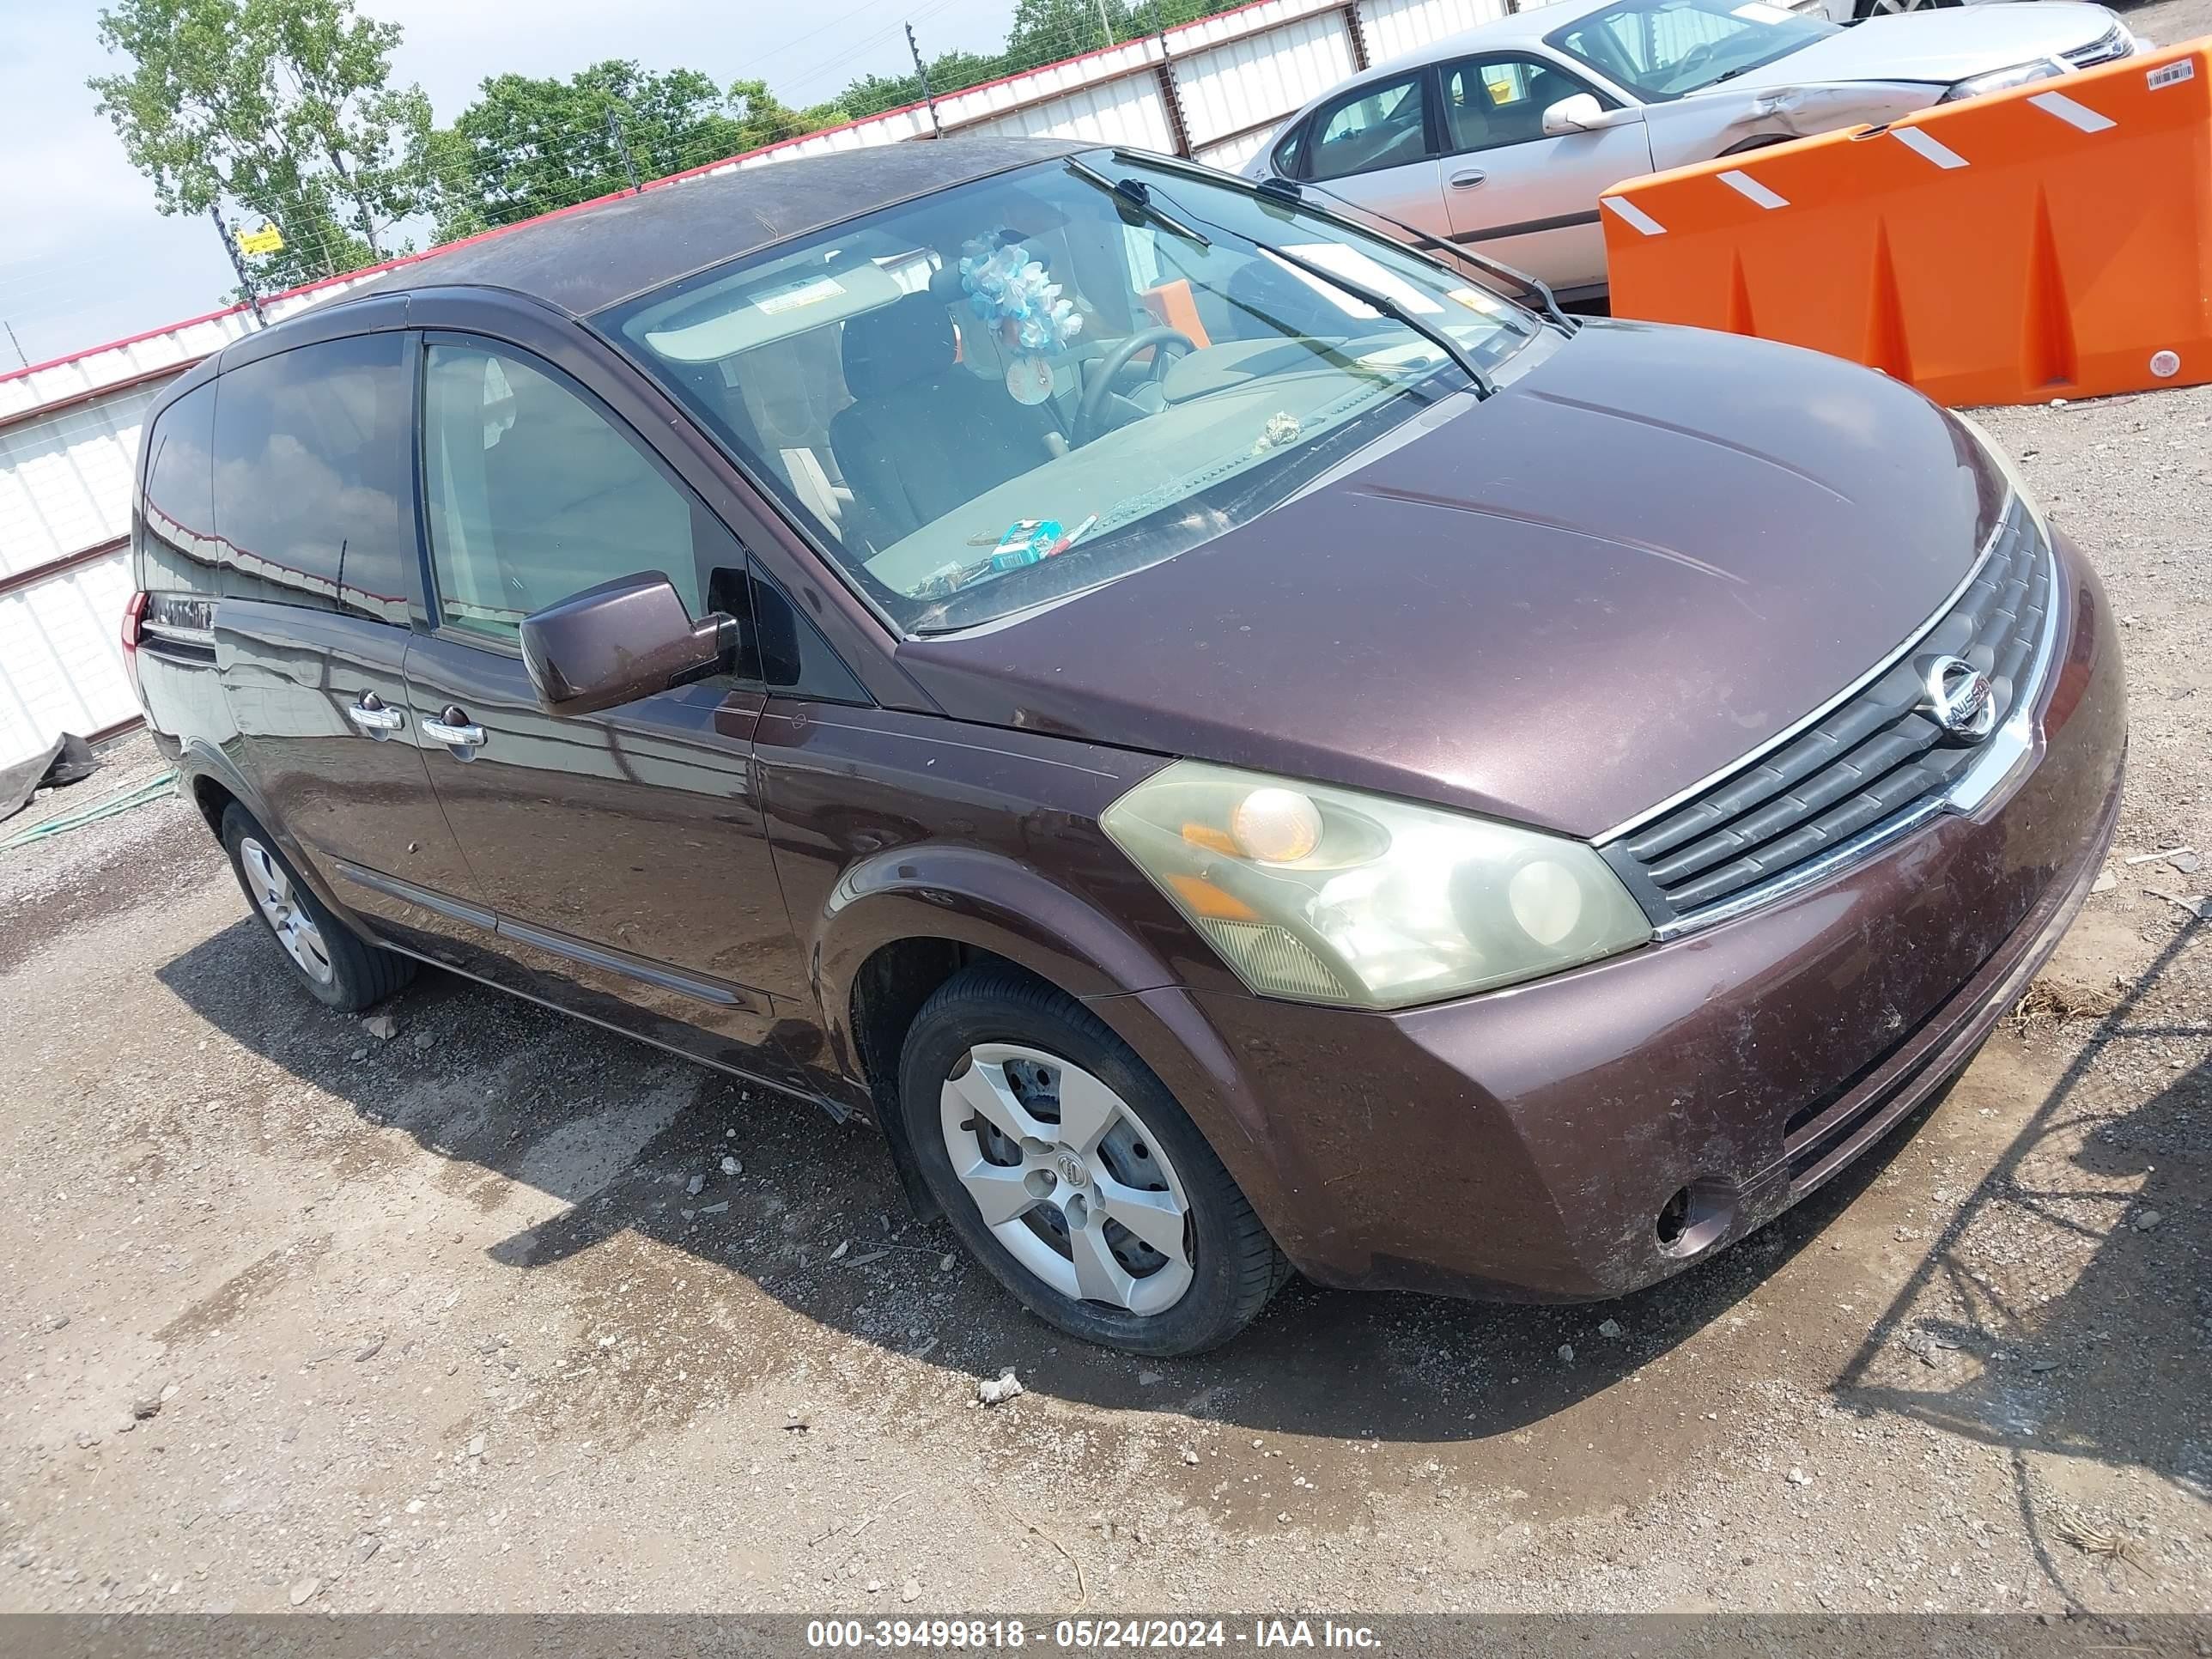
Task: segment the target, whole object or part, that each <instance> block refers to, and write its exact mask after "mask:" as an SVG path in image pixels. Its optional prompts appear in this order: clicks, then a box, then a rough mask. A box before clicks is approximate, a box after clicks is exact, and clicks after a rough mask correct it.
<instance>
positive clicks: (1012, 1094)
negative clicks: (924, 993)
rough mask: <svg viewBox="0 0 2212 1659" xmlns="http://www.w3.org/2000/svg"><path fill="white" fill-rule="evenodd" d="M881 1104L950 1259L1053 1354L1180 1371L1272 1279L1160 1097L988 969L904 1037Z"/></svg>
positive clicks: (1266, 1245)
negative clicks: (1062, 1335)
mask: <svg viewBox="0 0 2212 1659" xmlns="http://www.w3.org/2000/svg"><path fill="white" fill-rule="evenodd" d="M899 1100H900V1109H901V1110H902V1112H903V1114H904V1115H905V1127H906V1130H907V1139H908V1145H909V1146H911V1147H912V1148H913V1149H914V1153H915V1158H916V1159H917V1160H918V1161H919V1164H920V1166H921V1176H922V1179H923V1181H924V1182H926V1183H927V1185H928V1187H929V1189H930V1191H931V1192H932V1193H933V1194H934V1195H935V1196H936V1198H937V1200H938V1202H939V1204H940V1205H942V1206H944V1209H945V1217H946V1218H947V1219H948V1220H949V1221H950V1222H951V1225H952V1230H953V1231H954V1232H956V1233H957V1234H958V1235H959V1237H960V1242H961V1243H963V1245H965V1246H966V1247H967V1249H968V1251H969V1254H970V1255H974V1256H975V1259H976V1260H977V1261H981V1263H982V1264H983V1266H984V1267H987V1269H989V1271H990V1273H991V1275H992V1277H994V1279H997V1280H998V1281H999V1282H1000V1284H1001V1285H1005V1286H1006V1289H1007V1290H1009V1291H1012V1293H1013V1294H1014V1296H1015V1297H1016V1299H1018V1301H1019V1302H1020V1303H1021V1304H1022V1305H1023V1306H1024V1307H1025V1308H1027V1309H1029V1310H1030V1312H1032V1313H1034V1314H1036V1315H1037V1316H1039V1317H1040V1318H1042V1319H1043V1320H1045V1321H1047V1322H1048V1323H1050V1324H1053V1325H1055V1326H1057V1327H1059V1328H1060V1329H1061V1330H1063V1331H1066V1333H1067V1334H1069V1335H1071V1336H1075V1337H1080V1338H1081V1339H1082V1340H1085V1341H1086V1342H1094V1343H1097V1345H1098V1346H1101V1347H1106V1348H1114V1349H1117V1350H1119V1351H1120V1352H1123V1353H1130V1354H1140V1355H1146V1356H1152V1357H1164V1356H1169V1355H1175V1354H1188V1353H1198V1352H1203V1351H1204V1350H1206V1349H1207V1348H1212V1347H1216V1346H1219V1345H1220V1344H1222V1343H1224V1342H1226V1341H1228V1340H1230V1338H1231V1337H1233V1336H1235V1335H1236V1334H1237V1333H1238V1332H1239V1331H1241V1330H1243V1328H1244V1327H1245V1326H1247V1325H1249V1323H1251V1322H1252V1320H1253V1319H1254V1318H1255V1316H1257V1315H1258V1314H1259V1312H1260V1310H1261V1309H1262V1308H1264V1307H1265V1306H1267V1300H1268V1298H1269V1297H1272V1296H1273V1295H1274V1293H1275V1291H1277V1290H1279V1288H1280V1287H1281V1286H1282V1284H1283V1281H1284V1280H1285V1279H1287V1278H1288V1277H1289V1276H1290V1267H1289V1264H1288V1263H1287V1262H1286V1261H1285V1260H1284V1258H1283V1255H1282V1253H1281V1252H1280V1251H1279V1250H1278V1249H1276V1248H1275V1245H1274V1241H1273V1239H1271V1238H1270V1237H1268V1236H1267V1228H1266V1227H1265V1226H1264V1225H1261V1221H1260V1218H1259V1217H1258V1216H1256V1215H1255V1214H1254V1212H1253V1210H1252V1206H1251V1205H1250V1204H1249V1202H1248V1201H1247V1200H1245V1197H1244V1194H1243V1193H1242V1192H1241V1191H1239V1190H1238V1188H1237V1183H1236V1182H1235V1181H1234V1180H1233V1179H1231V1176H1230V1174H1229V1172H1228V1170H1225V1169H1224V1168H1223V1167H1222V1164H1221V1160H1220V1159H1219V1158H1217V1157H1215V1156H1214V1152H1213V1149H1212V1147H1211V1146H1208V1145H1207V1144H1206V1138H1205V1136H1203V1135H1202V1134H1200V1133H1199V1131H1198V1128H1197V1126H1196V1125H1194V1123H1192V1122H1191V1121H1190V1119H1189V1117H1188V1115H1186V1114H1185V1113H1184V1112H1183V1110H1182V1107H1180V1106H1179V1105H1177V1104H1176V1100H1175V1097H1174V1096H1173V1095H1171V1094H1170V1092H1169V1091H1168V1089H1167V1086H1166V1085H1164V1084H1163V1083H1162V1082H1161V1081H1160V1080H1159V1079H1158V1078H1157V1077H1155V1076H1154V1075H1153V1074H1152V1071H1151V1069H1150V1068H1149V1067H1148V1066H1146V1065H1145V1063H1144V1062H1143V1061H1142V1060H1139V1059H1138V1058H1137V1056H1136V1054H1134V1053H1133V1052H1132V1051H1131V1050H1130V1048H1129V1047H1128V1045H1127V1044H1126V1043H1124V1042H1122V1041H1121V1039H1120V1038H1119V1037H1117V1036H1115V1035H1114V1033H1113V1032H1112V1031H1111V1030H1109V1029H1108V1028H1107V1027H1106V1025H1105V1024H1104V1023H1103V1022H1102V1021H1101V1020H1099V1019H1098V1018H1097V1016H1096V1015H1094V1014H1092V1013H1091V1012H1090V1011H1089V1010H1088V1009H1086V1008H1085V1007H1084V1006H1083V1005H1082V1004H1081V1003H1079V1002H1077V1001H1076V1000H1074V999H1073V998H1072V997H1069V996H1066V995H1064V994H1061V993H1060V992H1058V991H1054V990H1052V989H1051V988H1049V987H1046V986H1042V985H1040V984H1038V983H1036V981H1033V980H1030V979H1027V978H1025V977H1024V976H1022V975H1018V974H1016V973H1012V972H1009V971H1008V970H1006V969H999V968H987V967H982V968H971V969H966V970H965V971H963V972H962V973H960V974H958V975H955V976H954V977H953V978H952V979H951V980H949V981H946V982H945V984H944V985H943V986H942V987H939V989H938V991H937V993H936V994H935V995H933V997H931V998H930V1000H928V1002H927V1003H926V1004H925V1005H923V1007H922V1010H921V1013H920V1014H918V1015H917V1016H915V1022H914V1025H913V1027H912V1029H911V1030H909V1031H908V1034H907V1040H906V1047H905V1049H904V1052H903V1054H902V1060H901V1064H900V1075H899Z"/></svg>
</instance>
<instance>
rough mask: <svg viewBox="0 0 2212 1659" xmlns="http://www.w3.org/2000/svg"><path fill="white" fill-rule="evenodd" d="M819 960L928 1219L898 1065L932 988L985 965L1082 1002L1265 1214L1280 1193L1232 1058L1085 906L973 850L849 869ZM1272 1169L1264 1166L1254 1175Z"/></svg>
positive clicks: (1256, 1109) (1181, 999) (849, 1049)
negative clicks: (1267, 1200) (901, 1101)
mask: <svg viewBox="0 0 2212 1659" xmlns="http://www.w3.org/2000/svg"><path fill="white" fill-rule="evenodd" d="M810 958H811V964H812V969H813V975H814V979H815V982H816V986H817V994H818V995H819V997H820V999H821V1006H822V1012H823V1020H824V1023H825V1024H826V1026H827V1028H828V1031H827V1034H828V1036H829V1044H830V1048H831V1052H832V1054H834V1055H835V1056H836V1060H837V1061H838V1063H839V1064H840V1065H841V1066H843V1067H844V1068H845V1069H846V1070H847V1071H848V1073H849V1074H850V1075H852V1076H854V1077H856V1078H857V1079H860V1082H861V1083H862V1084H863V1085H864V1086H865V1087H866V1090H867V1091H868V1094H869V1097H870V1098H871V1099H872V1102H873V1103H874V1108H875V1112H876V1116H877V1120H878V1124H879V1125H880V1126H881V1127H882V1128H883V1130H884V1134H885V1135H886V1136H887V1137H888V1138H889V1139H890V1141H891V1145H892V1151H893V1155H894V1158H895V1161H896V1163H897V1164H898V1166H899V1170H900V1177H901V1180H902V1182H904V1183H905V1184H906V1187H907V1190H908V1196H909V1197H910V1198H912V1199H914V1200H915V1202H916V1206H917V1209H918V1210H919V1211H920V1212H921V1213H924V1214H927V1213H930V1212H932V1211H933V1209H934V1205H933V1201H932V1200H929V1199H928V1197H927V1194H925V1193H923V1192H922V1191H921V1187H920V1183H919V1182H918V1180H916V1179H915V1176H914V1175H913V1158H912V1152H913V1149H912V1147H911V1146H908V1145H907V1143H906V1139H905V1130H904V1123H903V1115H902V1113H900V1112H899V1110H898V1109H897V1107H898V1097H897V1087H898V1061H899V1055H900V1053H901V1050H902V1048H903V1046H904V1042H905V1038H906V1034H907V1032H908V1030H910V1029H911V1028H912V1025H913V1023H914V1018H915V1015H916V1014H918V1013H919V1012H921V1007H922V1005H923V1004H924V1003H926V1002H927V1000H929V998H930V996H931V995H932V994H934V992H935V991H936V989H937V987H939V986H940V985H942V984H944V983H945V981H947V980H949V979H951V977H952V976H953V975H955V974H957V973H959V972H960V971H962V970H963V969H966V968H968V967H971V966H974V965H975V964H977V963H992V964H995V965H1000V966H1003V967H1006V968H1007V969H1012V970H1013V971H1015V972H1017V973H1018V974H1021V975H1024V976H1026V977H1028V978H1030V979H1033V980H1035V981H1037V982H1039V983H1040V984H1042V985H1044V986H1046V987H1049V988H1051V989H1053V990H1055V991H1059V992H1061V993H1064V994H1066V995H1068V996H1072V997H1073V998H1075V999H1076V1000H1078V1001H1079V1002H1081V1003H1083V1004H1084V1005H1085V1006H1086V1007H1087V1008H1089V1009H1090V1010H1091V1012H1092V1013H1093V1014H1095V1015H1096V1016H1097V1018H1099V1019H1100V1020H1102V1021H1103V1022H1104V1024H1106V1026H1107V1027H1108V1029H1109V1030H1112V1031H1113V1033H1114V1034H1115V1036H1117V1037H1119V1038H1120V1039H1121V1041H1122V1042H1125V1043H1127V1045H1128V1046H1129V1048H1131V1049H1132V1050H1133V1052H1134V1053H1135V1054H1136V1055H1137V1056H1138V1058H1139V1059H1140V1060H1143V1061H1144V1062H1145V1064H1146V1066H1149V1067H1151V1069H1152V1071H1153V1072H1154V1073H1156V1074H1157V1075H1158V1077H1159V1078H1160V1079H1161V1080H1162V1081H1163V1082H1164V1084H1165V1085H1166V1086H1167V1087H1168V1088H1169V1090H1170V1091H1171V1092H1172V1093H1174V1094H1175V1096H1176V1099H1177V1100H1178V1102H1179V1103H1181V1104H1182V1108H1183V1109H1184V1111H1185V1112H1187V1113H1188V1115H1189V1116H1190V1118H1191V1120H1192V1121H1193V1122H1194V1123H1195V1124H1196V1125H1197V1126H1198V1128H1199V1131H1200V1133H1202V1134H1203V1135H1205V1136H1206V1139H1207V1141H1208V1142H1209V1143H1210V1144H1211V1145H1212V1147H1213V1149H1214V1152H1215V1154H1216V1155H1217V1156H1218V1157H1219V1158H1220V1159H1221V1160H1222V1162H1223V1163H1224V1164H1226V1165H1227V1166H1228V1167H1229V1169H1230V1170H1231V1173H1232V1174H1233V1175H1234V1176H1236V1177H1237V1179H1238V1181H1239V1182H1242V1183H1243V1184H1244V1186H1245V1190H1246V1191H1247V1193H1248V1194H1251V1195H1252V1196H1253V1200H1254V1201H1255V1203H1261V1201H1262V1200H1261V1194H1263V1193H1272V1192H1273V1190H1274V1189H1275V1188H1276V1185H1277V1182H1276V1179H1275V1178H1274V1170H1273V1165H1274V1164H1275V1147H1274V1144H1273V1143H1274V1137H1273V1135H1272V1134H1271V1133H1269V1131H1268V1126H1267V1121H1266V1116H1265V1114H1264V1112H1263V1110H1262V1109H1261V1104H1260V1102H1259V1100H1258V1098H1257V1097H1255V1095H1253V1093H1252V1092H1251V1091H1250V1089H1249V1086H1247V1085H1246V1084H1245V1083H1244V1081H1243V1077H1242V1075H1241V1073H1240V1071H1239V1069H1238V1067H1237V1063H1236V1060H1235V1058H1234V1056H1233V1055H1232V1054H1231V1053H1230V1051H1229V1048H1228V1047H1227V1045H1226V1044H1225V1042H1223V1041H1222V1039H1221V1037H1220V1036H1219V1035H1218V1033H1217V1032H1215V1030H1213V1028H1212V1025H1211V1024H1208V1023H1207V1022H1206V1020H1205V1018H1204V1017H1203V1016H1202V1015H1201V1014H1200V1012H1199V1011H1198V1008H1197V1005H1196V1004H1195V1003H1194V1001H1193V1000H1191V998H1190V997H1189V995H1188V993H1187V992H1185V991H1184V990H1183V989H1182V986H1181V984H1180V982H1179V980H1178V978H1177V975H1176V972H1175V971H1174V969H1171V968H1170V966H1169V964H1168V963H1166V962H1165V961H1164V959H1163V958H1162V957H1160V955H1159V954H1158V952H1156V951H1154V950H1153V949H1152V946H1151V945H1149V944H1147V943H1146V941H1145V940H1144V939H1140V938H1139V937H1138V936H1137V935H1136V934H1135V933H1133V932H1132V931H1131V930H1130V929H1129V928H1128V927H1126V926H1125V925H1124V924H1122V923H1121V921H1118V920H1117V919H1115V918H1114V917H1113V916H1111V915H1107V914H1106V913H1104V912H1103V911H1102V910H1100V909H1099V908H1097V907H1096V906H1094V905H1092V904H1091V902H1089V901H1088V900H1086V899H1085V898H1083V897H1082V896H1079V895H1078V894H1076V893H1074V892H1073V891H1071V890H1068V889H1067V888H1065V887H1063V886H1061V885H1060V884H1058V883H1056V882H1054V881H1053V880H1051V879H1050V878H1048V877H1046V876H1044V875H1042V874H1041V873H1040V872H1037V871H1036V870H1035V869H1032V868H1030V867H1029V866H1024V865H1019V864H1017V863H1015V862H1014V861H1013V860H1010V859H1006V858H1003V857H1000V856H998V855H996V854H989V853H985V852H981V851H979V850H977V849H975V848H960V847H937V848H927V847H923V848H917V847H913V846H908V847H903V848H896V849H894V850H890V851H886V852H884V853H882V854H876V855H874V856H872V857H871V858H869V859H866V860H862V861H861V862H860V863H859V864H857V865H855V866H853V867H852V868H851V869H850V870H848V872H846V874H845V876H844V878H842V880H840V881H839V882H838V884H837V885H836V888H835V890H833V893H832V896H831V898H830V901H829V903H828V905H827V906H825V908H824V910H823V915H821V916H820V917H819V918H817V922H816V926H815V929H814V937H813V939H812V940H811V948H810ZM1255 1164H1265V1165H1267V1169H1266V1170H1261V1169H1259V1168H1255Z"/></svg>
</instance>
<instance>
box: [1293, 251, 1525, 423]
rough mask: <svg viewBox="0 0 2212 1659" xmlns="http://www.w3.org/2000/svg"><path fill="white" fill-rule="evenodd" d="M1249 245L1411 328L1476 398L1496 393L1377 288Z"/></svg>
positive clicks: (1463, 356)
mask: <svg viewBox="0 0 2212 1659" xmlns="http://www.w3.org/2000/svg"><path fill="white" fill-rule="evenodd" d="M1252 246H1254V247H1256V248H1258V249H1259V250H1260V252H1262V253H1264V254H1266V255H1267V257H1268V258H1272V259H1280V260H1281V261H1282V262H1283V263H1284V264H1286V265H1290V266H1291V267H1293V268H1294V269H1296V270H1303V271H1304V272H1305V274H1306V275H1307V276H1310V277H1312V278H1314V279H1315V280H1316V282H1322V283H1328V285H1329V286H1330V287H1331V288H1334V289H1340V290H1341V291H1342V292H1344V293H1346V294H1349V295H1351V296H1352V298H1353V299H1355V300H1357V301H1359V302H1360V303H1361V304H1362V305H1365V306H1370V307H1373V308H1374V309H1375V310H1376V311H1379V312H1381V313H1383V315H1384V316H1385V317H1388V318H1389V319H1391V321H1393V322H1395V323H1402V324H1404V325H1406V326H1407V328H1410V329H1412V330H1413V332H1414V333H1416V334H1418V335H1419V336H1420V337H1422V338H1423V339H1425V340H1426V341H1427V342H1428V343H1430V344H1431V345H1432V346H1434V347H1436V348H1437V350H1439V351H1441V352H1443V354H1444V356H1447V357H1449V358H1450V359H1451V360H1452V362H1454V363H1455V365H1456V366H1457V367H1458V368H1459V371H1460V373H1461V374H1464V375H1466V376H1467V378H1468V380H1472V381H1474V395H1475V396H1476V397H1478V398H1487V397H1489V396H1490V395H1491V394H1492V392H1496V391H1497V390H1498V383H1497V382H1496V381H1494V380H1492V379H1491V378H1490V376H1489V375H1488V374H1486V373H1485V372H1484V370H1483V368H1482V365H1481V364H1480V363H1478V362H1475V361H1474V358H1473V357H1472V356H1469V355H1468V349H1467V348H1466V347H1465V346H1463V345H1462V344H1461V343H1459V342H1458V341H1457V340H1455V339H1453V338H1452V337H1451V336H1450V335H1449V334H1448V333H1446V332H1445V331H1443V329H1440V328H1438V327H1437V325H1435V324H1434V323H1425V322H1423V321H1422V320H1421V319H1420V318H1419V317H1418V316H1417V315H1415V314H1414V313H1413V312H1411V311H1409V310H1407V308H1406V307H1404V306H1402V305H1401V304H1399V303H1398V301H1395V300H1394V299H1392V298H1391V297H1390V296H1389V295H1387V294H1385V293H1384V292H1383V290H1382V289H1379V288H1370V287H1368V285H1367V284H1366V283H1361V282H1355V281H1353V280H1352V278H1351V277H1349V276H1344V275H1343V274H1342V273H1341V272H1339V271H1334V270H1330V269H1329V268H1328V266H1327V265H1324V264H1319V263H1317V262H1316V261H1315V260H1312V259H1308V258H1304V257H1302V256H1301V255H1298V254H1296V253H1293V252H1291V251H1290V249H1288V248H1286V247H1277V246H1274V245H1273V244H1272V243H1269V242H1255V243H1253V244H1252Z"/></svg>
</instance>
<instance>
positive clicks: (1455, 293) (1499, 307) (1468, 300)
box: [1444, 288, 1511, 317]
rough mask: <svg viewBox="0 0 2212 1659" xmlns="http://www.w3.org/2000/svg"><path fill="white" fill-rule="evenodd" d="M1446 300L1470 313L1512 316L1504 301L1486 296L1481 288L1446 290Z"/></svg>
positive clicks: (1486, 315)
mask: <svg viewBox="0 0 2212 1659" xmlns="http://www.w3.org/2000/svg"><path fill="white" fill-rule="evenodd" d="M1444 298H1445V299H1447V300H1452V301H1457V302H1458V303H1459V304H1461V305H1463V306H1465V307H1467V308H1468V310H1469V311H1474V312H1479V313H1481V314H1482V315H1483V316H1485V317H1504V316H1510V314H1511V313H1510V311H1509V310H1508V309H1507V307H1506V305H1505V302H1504V301H1502V300H1498V299H1495V298H1493V297H1492V295H1487V294H1485V293H1484V292H1483V291H1482V290H1481V289H1479V288H1450V289H1445V290H1444Z"/></svg>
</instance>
